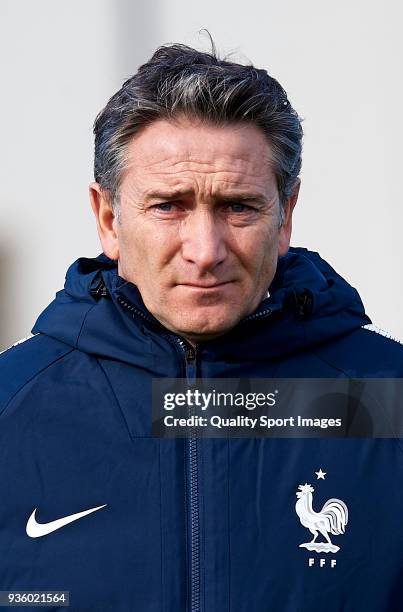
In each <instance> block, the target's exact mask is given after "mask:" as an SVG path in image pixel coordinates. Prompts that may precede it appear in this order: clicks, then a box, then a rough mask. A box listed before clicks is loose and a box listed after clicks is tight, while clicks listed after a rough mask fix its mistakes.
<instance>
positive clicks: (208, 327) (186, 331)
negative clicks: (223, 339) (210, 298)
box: [176, 312, 242, 341]
mask: <svg viewBox="0 0 403 612" xmlns="http://www.w3.org/2000/svg"><path fill="white" fill-rule="evenodd" d="M241 318H242V316H241V315H239V316H234V313H233V312H232V313H231V314H229V313H226V314H225V313H222V312H221V313H213V312H211V313H209V315H208V316H207V317H206V315H205V314H203V315H202V316H199V317H197V316H196V317H195V316H194V314H193V316H189V319H188V322H187V324H186V323H185V324H184V317H183V316H182V317H181V319H180V321H178V325H177V326H176V329H177V333H178V334H179V335H181V336H185V337H188V338H190V339H192V340H196V341H198V340H203V339H205V340H208V339H211V338H215V337H216V336H221V335H222V334H225V333H226V332H228V331H230V330H231V329H232V328H233V327H235V325H236V324H237V323H238V322H239V321H240V320H241ZM185 320H186V318H185Z"/></svg>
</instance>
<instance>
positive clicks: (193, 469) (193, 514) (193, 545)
mask: <svg viewBox="0 0 403 612" xmlns="http://www.w3.org/2000/svg"><path fill="white" fill-rule="evenodd" d="M117 299H118V302H119V303H120V304H121V306H123V307H124V308H126V309H127V310H129V311H130V312H131V314H132V315H133V316H136V315H137V316H139V317H140V318H142V319H143V320H146V321H149V322H151V323H153V324H154V325H155V321H153V320H152V319H151V318H150V317H148V316H147V315H146V314H145V313H143V312H142V311H141V310H139V309H138V308H136V307H135V306H134V305H133V304H131V303H130V302H128V301H127V300H125V299H123V298H121V297H120V296H118V298H117ZM272 312H273V309H272V308H266V309H265V310H262V311H261V312H258V313H256V314H252V315H249V316H248V317H246V318H245V319H243V320H242V321H241V322H240V323H242V324H243V323H247V322H249V321H254V320H256V319H260V318H264V317H268V316H269V315H271V314H272ZM163 335H164V336H166V337H169V338H171V339H172V338H174V340H175V342H176V344H177V345H178V346H179V347H180V351H181V353H182V355H183V356H184V359H185V373H186V380H187V383H188V385H189V386H193V385H194V384H195V383H196V375H197V349H196V348H195V347H193V346H192V345H191V344H189V343H188V342H187V341H185V340H184V339H183V338H181V337H180V336H176V335H175V334H172V333H170V334H166V333H165V334H163ZM192 412H194V407H192V408H191V409H190V414H189V416H190V415H191V414H192ZM185 444H186V455H187V467H188V483H187V498H188V500H189V510H190V512H189V525H190V609H189V612H200V611H201V589H200V501H199V466H198V446H199V444H198V438H197V435H196V433H195V431H192V430H190V432H189V436H188V438H186V439H185Z"/></svg>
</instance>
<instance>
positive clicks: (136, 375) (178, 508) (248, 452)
mask: <svg viewBox="0 0 403 612" xmlns="http://www.w3.org/2000/svg"><path fill="white" fill-rule="evenodd" d="M33 333H34V334H35V335H34V336H33V337H32V338H30V339H29V340H27V341H25V342H23V343H20V344H18V345H16V346H14V347H13V348H11V349H9V350H7V351H6V352H4V353H3V354H2V355H1V356H0V379H1V384H0V486H1V493H2V494H1V503H0V590H42V591H55V590H65V591H69V592H70V609H71V610H74V611H80V612H90V611H91V612H92V611H93V612H99V611H110V612H129V611H130V612H131V611H133V612H202V611H203V612H269V611H270V612H316V611H319V612H322V611H323V612H325V611H326V612H361V611H362V612H386V611H388V612H393V611H396V612H397V611H401V610H403V454H402V450H403V448H402V445H401V440H399V439H372V440H371V439H351V438H339V439H317V438H315V439H256V438H245V439H241V438H235V439H211V438H210V439H209V438H207V439H199V440H195V439H158V438H154V437H152V435H151V408H150V405H151V381H152V378H153V377H173V378H174V377H185V376H186V375H187V376H188V377H189V376H190V377H191V376H194V375H197V376H198V377H202V378H204V377H213V378H214V377H222V378H226V377H254V378H260V377H267V378H271V377H273V378H274V377H280V378H281V377H329V378H330V377H340V376H342V377H403V347H402V346H401V345H400V344H399V343H398V342H397V341H395V340H394V339H392V338H390V337H387V335H386V334H384V333H382V332H381V333H379V330H377V329H376V328H375V327H374V326H373V325H372V324H371V321H370V320H369V318H368V317H367V316H366V315H365V313H364V309H363V306H362V303H361V300H360V298H359V296H358V294H357V292H356V291H355V289H353V288H352V287H351V286H350V285H349V284H347V283H346V282H345V281H344V280H343V279H342V278H341V277H340V276H339V275H338V274H337V273H336V272H335V271H334V270H333V269H332V268H331V267H330V266H329V265H328V264H327V263H326V262H324V261H323V260H322V259H321V258H320V257H319V255H318V254H316V253H312V252H309V251H306V250H305V249H299V248H294V249H290V251H289V253H288V254H287V255H286V256H285V257H283V258H281V259H280V261H279V264H278V269H277V272H276V276H275V279H274V281H273V283H272V285H271V287H270V297H269V298H267V299H266V300H264V301H263V302H262V304H261V305H260V306H259V308H258V309H257V311H255V313H253V314H252V315H250V316H248V317H247V318H246V319H244V320H243V321H241V322H240V323H239V324H238V325H237V326H236V327H235V328H234V329H233V330H231V331H230V332H228V333H227V334H225V335H223V336H221V337H220V338H217V339H215V340H211V341H206V342H203V343H200V344H199V345H198V347H197V351H196V356H195V358H196V361H195V362H194V359H193V357H194V356H193V355H192V356H191V357H189V351H190V349H189V345H187V343H186V342H185V341H184V340H183V338H180V337H178V336H175V335H174V334H173V333H171V332H169V331H168V330H167V329H165V328H164V327H162V326H161V325H160V324H159V323H158V321H156V320H155V319H154V317H153V316H152V315H151V314H150V313H149V312H148V311H147V310H146V308H145V306H144V304H143V302H142V300H141V296H140V294H139V292H138V290H137V288H136V287H135V286H134V285H133V284H131V283H129V282H127V281H125V280H123V279H122V278H120V277H119V276H118V274H117V269H116V266H115V263H114V262H112V261H111V260H109V259H107V258H106V257H105V256H103V255H102V256H99V257H97V258H95V259H85V258H82V259H79V260H78V261H76V262H75V263H74V264H73V265H72V266H71V267H70V269H69V270H68V273H67V277H66V284H65V288H64V290H63V291H60V292H58V293H57V296H56V299H55V300H54V301H53V302H52V303H51V304H50V306H49V307H48V308H47V309H46V310H45V311H44V312H43V313H42V314H41V316H40V317H39V319H38V320H37V322H36V324H35V327H34V328H33ZM194 365H196V367H195V368H194ZM319 470H321V471H323V472H324V473H325V476H324V477H322V478H320V477H318V475H317V474H316V473H317V472H319ZM301 485H311V488H313V490H314V492H313V493H310V489H309V487H306V486H305V488H304V489H303V490H301V488H300V486H301ZM298 491H299V492H300V495H299V497H298V498H297V496H296V493H297V492H298ZM329 498H331V499H333V500H334V499H335V500H336V502H334V501H333V505H332V504H330V506H329V505H326V503H325V502H326V501H327V500H329ZM297 499H300V500H301V501H300V505H299V506H298V507H299V511H297V510H296V502H297ZM312 499H313V501H312ZM337 500H339V501H337ZM340 500H341V501H340ZM304 503H305V504H306V508H307V509H306V510H304V509H302V505H301V504H304ZM310 503H313V511H314V512H317V513H319V512H321V513H322V514H321V517H322V519H321V520H322V521H324V523H323V524H326V525H330V522H332V521H333V523H334V525H333V527H332V529H333V531H332V533H333V534H334V533H336V534H337V535H331V540H332V543H333V544H337V547H339V550H338V551H337V552H334V553H332V552H322V553H320V552H317V551H315V550H309V547H308V548H307V547H301V546H300V545H301V543H302V544H303V543H307V542H308V540H311V538H312V535H311V534H313V533H314V532H313V531H311V533H310V532H309V521H310V520H311V519H312V520H313V521H315V520H316V518H318V517H319V514H318V515H314V514H312V509H310V506H309V504H310ZM343 504H344V507H343ZM95 508H97V509H96V510H95ZM34 509H36V514H35V521H36V522H37V523H40V524H45V525H47V524H48V523H50V524H51V530H50V531H49V533H47V534H43V535H41V533H40V529H41V528H38V525H37V523H36V526H35V529H36V530H37V531H36V532H34V531H32V530H31V535H29V534H27V531H26V526H27V521H28V519H29V517H31V515H32V513H33V511H34ZM88 509H91V510H93V512H91V513H89V514H88V515H86V516H81V518H79V519H77V520H73V521H71V522H69V523H68V524H65V525H64V526H62V527H61V528H57V529H56V528H52V525H53V526H54V524H53V523H52V522H53V521H55V520H56V519H59V518H63V517H70V516H71V515H73V514H76V513H80V512H83V511H84V510H88ZM347 509H348V523H347V524H346V518H347V517H346V510H347ZM304 517H305V519H304ZM315 517H316V518H315ZM319 518H320V517H319ZM31 520H32V517H31ZM303 520H305V523H306V524H305V525H304V524H303ZM336 523H337V524H336ZM340 524H341V525H342V528H340ZM337 525H338V526H337ZM343 526H344V527H345V529H343ZM38 529H39V532H38ZM329 529H330V527H329ZM329 529H328V531H329ZM45 530H46V528H45ZM337 530H338V531H337ZM28 531H30V530H29V529H28ZM33 535H38V536H39V537H32V536H33ZM10 609H11V608H10ZM25 609H27V608H25ZM29 609H31V608H29ZM32 609H34V608H32ZM48 609H51V610H57V609H62V608H61V607H59V606H58V605H54V606H53V607H49V608H48Z"/></svg>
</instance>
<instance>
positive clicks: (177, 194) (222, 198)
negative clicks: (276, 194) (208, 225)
mask: <svg viewBox="0 0 403 612" xmlns="http://www.w3.org/2000/svg"><path fill="white" fill-rule="evenodd" d="M191 193H193V192H192V191H191V190H189V191H188V190H186V191H178V190H177V191H149V192H147V193H146V195H145V197H144V200H145V201H146V202H149V201H150V200H159V201H161V200H176V199H179V198H183V197H185V196H188V195H189V194H191ZM213 197H214V199H215V200H217V201H219V202H234V201H237V202H254V203H256V204H266V203H267V201H268V200H267V198H266V197H265V196H263V195H261V194H257V193H248V192H239V193H237V192H234V193H227V194H215V195H214V196H213Z"/></svg>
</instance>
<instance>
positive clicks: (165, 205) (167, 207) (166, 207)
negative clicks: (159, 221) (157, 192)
mask: <svg viewBox="0 0 403 612" xmlns="http://www.w3.org/2000/svg"><path fill="white" fill-rule="evenodd" d="M173 207H174V204H173V203H172V202H161V204H155V206H153V208H155V209H156V210H161V211H163V212H171V211H172V210H173Z"/></svg>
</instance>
